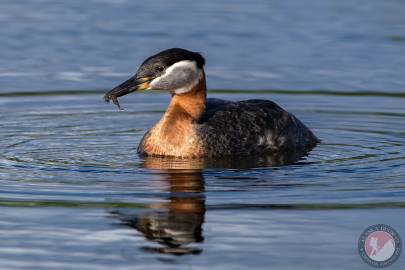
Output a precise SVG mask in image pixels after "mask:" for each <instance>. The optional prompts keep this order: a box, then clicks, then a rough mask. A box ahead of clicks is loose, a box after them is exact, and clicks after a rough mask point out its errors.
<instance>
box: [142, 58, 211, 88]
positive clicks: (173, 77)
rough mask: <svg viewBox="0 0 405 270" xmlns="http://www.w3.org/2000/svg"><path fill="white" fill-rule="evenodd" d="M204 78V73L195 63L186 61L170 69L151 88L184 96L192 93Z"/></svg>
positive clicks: (153, 82) (154, 81)
mask: <svg viewBox="0 0 405 270" xmlns="http://www.w3.org/2000/svg"><path fill="white" fill-rule="evenodd" d="M202 76H203V73H202V71H201V70H200V69H199V68H198V67H197V64H196V62H195V61H190V60H184V61H180V62H177V63H175V64H173V65H171V66H170V67H168V68H167V69H166V71H165V73H164V74H163V75H162V76H160V77H158V78H156V79H154V80H153V81H151V83H150V87H149V88H150V89H166V90H172V91H173V92H174V93H176V94H183V93H187V92H189V91H191V90H192V89H193V87H195V86H196V85H197V84H198V82H199V80H200V79H201V78H202Z"/></svg>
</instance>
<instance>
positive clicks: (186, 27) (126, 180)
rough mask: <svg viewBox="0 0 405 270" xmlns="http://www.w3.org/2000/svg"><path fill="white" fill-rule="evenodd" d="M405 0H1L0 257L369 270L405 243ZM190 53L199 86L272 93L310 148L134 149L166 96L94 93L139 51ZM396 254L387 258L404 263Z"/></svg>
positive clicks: (67, 262) (234, 93)
mask: <svg viewBox="0 0 405 270" xmlns="http://www.w3.org/2000/svg"><path fill="white" fill-rule="evenodd" d="M403 14H405V5H404V3H402V1H394V0H393V1H376V0H369V1H360V0H356V1H340V2H339V1H331V0H330V1H320V0H319V1H298V0H295V1H233V2H232V3H230V2H225V1H223V2H218V1H204V2H203V3H197V2H190V1H176V2H173V1H171V2H168V1H154V2H150V3H146V2H143V1H142V2H141V1H129V0H128V1H125V0H116V1H112V0H89V1H47V0H42V1H39V0H38V1H33V0H31V1H11V0H10V1H5V0H3V1H1V2H0V25H1V26H2V27H0V41H1V42H0V59H1V61H0V217H1V218H0V269H7V270H8V269H145V268H148V269H149V268H150V269H207V268H210V269H269V268H275V269H296V268H297V269H315V268H323V269H342V268H343V269H370V268H369V266H368V265H366V264H365V263H364V262H363V261H362V260H361V258H360V256H359V255H358V251H357V241H358V239H359V237H360V234H361V232H362V231H363V230H364V229H365V228H366V227H368V226H370V225H373V224H376V223H386V224H388V225H390V226H392V227H394V228H395V229H396V230H397V231H398V232H399V234H400V235H401V236H402V238H403V239H405V238H404V237H405V226H404V225H405V218H404V217H405V215H404V214H405V211H404V208H405V151H404V145H405V126H404V125H403V123H404V121H405V92H404V90H405V87H404V86H405V77H404V76H403V74H405V58H404V57H402V56H403V55H404V52H405V17H404V16H403ZM176 46H177V47H183V48H188V49H191V50H195V51H200V52H201V53H202V54H203V55H204V56H205V58H206V60H207V65H206V73H207V81H208V88H209V90H210V91H209V96H211V97H216V98H222V99H230V100H243V99H249V98H252V97H254V98H263V99H271V100H274V101H275V102H277V103H278V104H280V105H281V106H282V107H283V108H285V109H286V110H288V111H290V112H292V113H294V114H295V115H296V116H297V117H298V118H300V119H301V120H302V121H303V122H304V123H305V124H306V125H307V126H309V127H310V128H311V129H312V130H313V131H314V133H315V134H316V135H317V136H318V137H319V138H321V139H322V143H321V144H319V145H318V146H317V147H316V148H315V149H314V150H313V151H311V153H310V154H309V155H308V156H305V157H303V158H302V159H300V160H298V161H296V162H293V163H292V164H286V165H283V166H280V165H279V164H274V162H273V161H272V160H271V159H263V158H249V159H247V160H244V159H242V160H241V159H237V158H235V159H231V160H221V161H218V160H193V161H189V160H172V159H159V158H140V157H138V155H137V154H136V146H137V144H138V143H139V141H140V139H141V138H142V136H143V134H144V133H145V132H146V131H147V130H148V129H149V128H150V127H151V126H152V125H153V124H154V123H155V122H156V121H158V120H159V118H160V117H161V115H162V113H163V112H164V110H165V109H166V106H167V103H168V101H169V99H170V96H169V95H167V94H166V93H148V92H145V93H137V94H133V95H128V96H125V97H123V98H121V99H120V103H121V105H122V106H123V107H124V108H125V111H121V112H119V111H117V109H116V108H115V107H114V106H113V105H111V104H106V103H104V102H103V100H102V95H103V93H104V92H105V91H106V90H108V89H110V88H112V87H113V86H115V85H117V84H118V83H120V82H122V81H123V80H125V79H127V78H128V77H129V76H130V75H132V74H133V73H134V72H135V70H136V69H137V67H138V65H139V64H140V63H141V62H142V61H143V60H144V59H145V58H146V57H148V56H150V55H151V54H154V53H156V52H158V51H160V50H162V49H165V48H168V47H176ZM403 264H404V256H403V255H402V257H400V258H399V260H398V261H397V262H396V263H395V264H394V265H393V266H391V268H390V269H401V267H402V265H403Z"/></svg>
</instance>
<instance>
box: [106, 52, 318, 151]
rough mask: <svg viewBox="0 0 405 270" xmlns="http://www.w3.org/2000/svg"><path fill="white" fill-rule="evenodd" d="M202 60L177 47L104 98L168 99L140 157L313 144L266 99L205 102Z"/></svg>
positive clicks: (141, 146)
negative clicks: (144, 93)
mask: <svg viewBox="0 0 405 270" xmlns="http://www.w3.org/2000/svg"><path fill="white" fill-rule="evenodd" d="M204 64H205V59H204V58H203V56H202V55H201V54H200V53H197V52H192V51H188V50H185V49H180V48H172V49H168V50H164V51H162V52H160V53H158V54H156V55H153V56H151V57H149V58H147V59H146V60H145V61H144V62H143V63H142V65H141V66H140V67H139V69H138V71H137V72H136V74H135V75H134V76H132V77H131V78H130V79H128V80H127V81H125V82H123V83H122V84H120V85H118V86H117V87H115V88H114V89H112V90H111V91H109V92H107V93H106V94H105V96H104V99H105V101H107V102H108V101H112V102H113V103H114V104H116V105H117V106H118V107H119V108H120V105H119V103H118V100H117V98H118V97H120V96H123V95H126V94H128V93H131V92H134V91H140V90H148V89H153V90H166V91H169V92H170V94H171V96H172V98H171V101H170V104H169V106H168V108H167V110H166V112H165V113H164V114H163V116H162V118H161V119H160V121H159V122H158V123H157V124H155V125H154V126H153V127H152V128H151V129H150V130H149V131H148V132H147V133H146V134H145V135H144V136H143V138H142V140H141V142H140V143H139V146H138V153H139V154H140V155H150V156H172V157H181V158H195V157H224V156H228V157H229V156H238V157H240V156H243V155H253V154H266V153H269V154H271V153H280V152H283V151H305V150H310V149H312V148H313V147H314V146H315V145H316V143H317V142H318V141H319V140H318V139H317V137H316V136H315V135H314V134H313V133H312V132H311V130H310V129H309V128H307V127H306V126H305V125H304V124H303V123H302V122H301V121H300V120H298V119H297V118H296V117H295V116H294V115H293V114H291V113H289V112H287V111H285V110H284V109H282V108H281V107H280V106H278V105H277V104H276V103H274V102H273V101H270V100H262V99H251V100H244V101H239V102H233V101H227V100H221V99H213V98H207V88H206V80H205V72H204Z"/></svg>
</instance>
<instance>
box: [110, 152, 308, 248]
mask: <svg viewBox="0 0 405 270" xmlns="http://www.w3.org/2000/svg"><path fill="white" fill-rule="evenodd" d="M306 153H307V152H305V153H304V152H301V153H296V152H294V153H292V152H289V153H286V152H284V153H282V154H275V155H271V156H261V157H255V158H232V159H223V158H222V159H218V160H214V159H210V160H208V159H176V158H169V157H145V158H144V160H143V163H142V165H141V167H143V168H146V169H148V170H149V171H150V172H151V173H153V175H155V176H156V177H158V178H159V179H157V180H163V181H164V183H165V185H167V191H168V192H169V194H170V195H169V197H168V198H167V201H166V202H162V203H153V204H150V205H149V207H148V209H147V210H146V211H140V212H136V213H131V214H128V213H126V212H125V211H123V210H115V211H113V212H112V214H113V215H114V217H116V218H118V219H119V220H120V222H121V224H123V225H125V226H129V227H131V228H134V229H136V230H137V231H139V232H141V233H142V234H143V235H144V237H145V238H146V239H148V240H150V241H152V242H156V243H159V244H161V245H160V246H144V247H143V248H142V249H143V250H144V251H146V252H154V253H164V254H172V255H185V254H200V253H201V252H202V249H201V248H200V247H198V246H197V247H196V246H195V245H193V244H195V243H201V242H203V241H204V237H203V228H202V226H203V223H204V215H205V211H206V207H205V195H204V176H203V169H205V168H233V169H249V168H258V167H272V166H281V165H286V164H291V163H294V162H296V161H298V160H300V159H301V158H302V157H303V156H305V155H306ZM157 182H160V181H157Z"/></svg>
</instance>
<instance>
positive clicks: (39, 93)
mask: <svg viewBox="0 0 405 270" xmlns="http://www.w3.org/2000/svg"><path fill="white" fill-rule="evenodd" d="M106 92H107V91H106V90H57V91H30V92H5V93H0V97H29V96H63V95H103V94H104V93H106ZM150 92H152V93H162V92H160V91H159V92H157V91H150ZM208 93H212V94H280V95H328V96H377V97H398V98H405V90H404V92H387V91H336V90H335V91H330V90H285V89H263V90H259V89H256V90H238V89H211V90H208Z"/></svg>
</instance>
